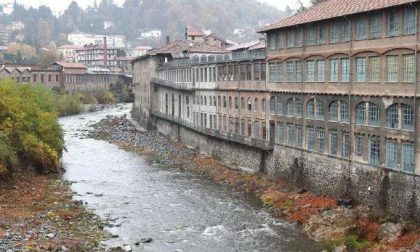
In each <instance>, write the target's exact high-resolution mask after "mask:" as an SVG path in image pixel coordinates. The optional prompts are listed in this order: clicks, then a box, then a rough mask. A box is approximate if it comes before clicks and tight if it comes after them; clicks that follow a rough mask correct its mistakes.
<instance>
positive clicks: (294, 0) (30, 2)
mask: <svg viewBox="0 0 420 252" xmlns="http://www.w3.org/2000/svg"><path fill="white" fill-rule="evenodd" d="M17 1H18V3H21V4H24V5H25V6H27V7H29V6H34V7H37V6H39V5H46V6H49V7H50V8H51V9H52V10H53V11H54V12H55V13H57V12H61V11H63V10H65V9H66V8H67V6H68V5H69V4H70V3H71V2H72V0H17ZM97 1H98V2H99V1H100V0H97ZM174 1H175V0H174ZM227 1H228V0H227ZM258 1H260V2H266V3H268V4H270V5H272V6H274V7H277V8H279V9H281V10H283V9H284V8H286V6H290V7H292V8H297V7H299V2H298V0H258ZM9 2H13V0H0V3H2V4H4V3H9ZM76 2H77V3H78V4H79V5H80V6H81V7H83V8H86V7H87V6H88V5H92V4H93V2H94V0H76ZM114 2H115V3H117V4H122V3H123V2H124V0H114ZM302 2H303V3H304V4H308V3H309V0H302Z"/></svg>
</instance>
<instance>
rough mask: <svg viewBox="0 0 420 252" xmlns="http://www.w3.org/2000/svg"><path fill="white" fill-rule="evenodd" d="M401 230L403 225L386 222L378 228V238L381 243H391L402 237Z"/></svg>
mask: <svg viewBox="0 0 420 252" xmlns="http://www.w3.org/2000/svg"><path fill="white" fill-rule="evenodd" d="M403 230H404V225H403V224H401V223H398V224H394V223H391V222H387V223H384V224H382V225H381V226H380V227H379V233H378V238H379V240H380V241H381V242H393V241H396V240H397V239H398V238H399V237H400V236H401V235H402V232H403Z"/></svg>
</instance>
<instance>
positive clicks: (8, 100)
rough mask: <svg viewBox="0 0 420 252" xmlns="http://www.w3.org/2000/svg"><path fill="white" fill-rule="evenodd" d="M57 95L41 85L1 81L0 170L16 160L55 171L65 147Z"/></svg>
mask: <svg viewBox="0 0 420 252" xmlns="http://www.w3.org/2000/svg"><path fill="white" fill-rule="evenodd" d="M56 105H57V103H56V96H55V95H54V94H53V92H52V91H51V90H48V89H46V88H43V87H41V86H32V85H20V84H17V83H15V82H13V81H10V80H3V81H0V173H1V171H3V174H4V173H7V172H10V171H11V170H12V169H13V168H14V167H16V165H17V163H18V162H19V163H21V164H23V165H32V166H34V167H35V168H37V169H38V170H39V171H40V172H42V173H49V172H56V171H57V169H58V167H60V162H59V158H60V157H61V155H62V151H63V148H64V140H63V132H62V129H61V127H60V125H59V124H58V121H57V118H58V111H57V106H56Z"/></svg>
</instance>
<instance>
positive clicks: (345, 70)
mask: <svg viewBox="0 0 420 252" xmlns="http://www.w3.org/2000/svg"><path fill="white" fill-rule="evenodd" d="M341 81H342V82H349V81H350V60H349V59H341Z"/></svg>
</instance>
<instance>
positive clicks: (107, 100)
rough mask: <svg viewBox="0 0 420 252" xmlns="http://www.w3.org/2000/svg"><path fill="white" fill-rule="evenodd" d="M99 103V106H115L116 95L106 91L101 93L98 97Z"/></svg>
mask: <svg viewBox="0 0 420 252" xmlns="http://www.w3.org/2000/svg"><path fill="white" fill-rule="evenodd" d="M97 99H98V102H99V104H113V103H115V97H114V94H113V93H111V92H109V91H105V92H102V93H100V94H99V95H98V96H97Z"/></svg>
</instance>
